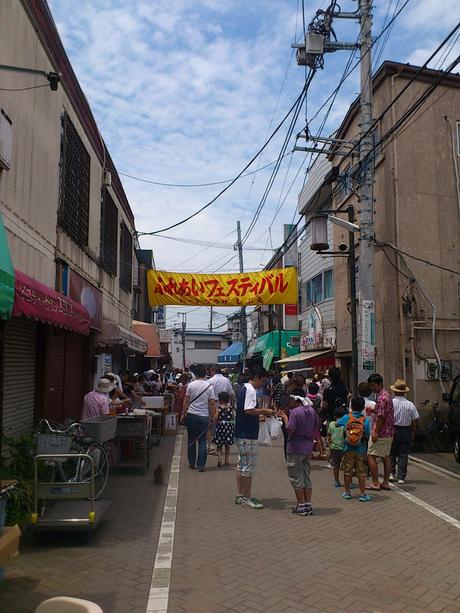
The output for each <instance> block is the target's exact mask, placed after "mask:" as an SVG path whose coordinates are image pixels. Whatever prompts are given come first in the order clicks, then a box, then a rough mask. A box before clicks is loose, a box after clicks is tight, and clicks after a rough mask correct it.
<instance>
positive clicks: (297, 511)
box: [291, 504, 307, 515]
mask: <svg viewBox="0 0 460 613" xmlns="http://www.w3.org/2000/svg"><path fill="white" fill-rule="evenodd" d="M291 512H292V513H293V514H294V515H306V514H307V509H306V507H305V505H303V504H296V505H295V507H293V508H292V509H291Z"/></svg>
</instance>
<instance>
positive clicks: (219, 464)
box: [217, 460, 222, 468]
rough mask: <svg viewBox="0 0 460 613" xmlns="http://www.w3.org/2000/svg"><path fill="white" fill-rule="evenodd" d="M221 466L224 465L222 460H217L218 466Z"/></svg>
mask: <svg viewBox="0 0 460 613" xmlns="http://www.w3.org/2000/svg"><path fill="white" fill-rule="evenodd" d="M220 466H222V460H217V468H219V467H220Z"/></svg>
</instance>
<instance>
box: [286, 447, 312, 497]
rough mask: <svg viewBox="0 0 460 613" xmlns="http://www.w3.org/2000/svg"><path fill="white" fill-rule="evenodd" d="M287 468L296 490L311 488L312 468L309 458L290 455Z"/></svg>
mask: <svg viewBox="0 0 460 613" xmlns="http://www.w3.org/2000/svg"><path fill="white" fill-rule="evenodd" d="M286 466H287V472H288V476H289V479H290V480H291V483H292V487H293V488H294V489H295V490H301V489H303V488H304V487H306V488H308V489H309V488H311V479H310V470H311V466H310V458H309V457H308V456H306V455H300V454H298V453H288V454H287V462H286Z"/></svg>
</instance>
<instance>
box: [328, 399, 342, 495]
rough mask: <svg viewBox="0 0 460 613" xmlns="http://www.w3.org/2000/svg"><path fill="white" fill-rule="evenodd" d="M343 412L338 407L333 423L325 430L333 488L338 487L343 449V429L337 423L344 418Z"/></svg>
mask: <svg viewBox="0 0 460 613" xmlns="http://www.w3.org/2000/svg"><path fill="white" fill-rule="evenodd" d="M344 413H345V410H344V408H343V407H338V408H337V409H335V411H334V418H335V420H334V421H331V423H330V424H329V427H328V429H327V440H328V443H329V450H330V454H331V455H330V458H329V462H330V464H331V466H332V469H333V471H334V486H335V487H340V478H339V474H340V472H339V471H340V466H341V464H342V457H343V453H344V449H345V428H344V426H339V425H338V421H339V420H340V419H341V418H342V417H343V416H344Z"/></svg>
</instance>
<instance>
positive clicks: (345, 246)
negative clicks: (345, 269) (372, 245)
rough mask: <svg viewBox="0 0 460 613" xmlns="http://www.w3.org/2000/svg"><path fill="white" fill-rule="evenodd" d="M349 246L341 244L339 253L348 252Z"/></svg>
mask: <svg viewBox="0 0 460 613" xmlns="http://www.w3.org/2000/svg"><path fill="white" fill-rule="evenodd" d="M347 249H348V245H347V244H346V243H339V251H347Z"/></svg>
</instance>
